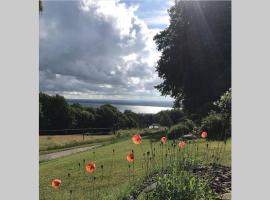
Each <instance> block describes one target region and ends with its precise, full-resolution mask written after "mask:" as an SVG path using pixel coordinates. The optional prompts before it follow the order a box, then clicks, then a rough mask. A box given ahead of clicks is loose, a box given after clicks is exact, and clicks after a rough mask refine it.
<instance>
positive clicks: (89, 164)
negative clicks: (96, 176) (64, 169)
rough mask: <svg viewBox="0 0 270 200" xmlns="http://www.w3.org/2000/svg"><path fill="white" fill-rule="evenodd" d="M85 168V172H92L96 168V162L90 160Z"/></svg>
mask: <svg viewBox="0 0 270 200" xmlns="http://www.w3.org/2000/svg"><path fill="white" fill-rule="evenodd" d="M85 169H86V171H87V172H89V173H93V172H94V171H95V170H96V164H95V163H94V162H93V161H91V162H89V163H88V164H87V165H86V166H85Z"/></svg>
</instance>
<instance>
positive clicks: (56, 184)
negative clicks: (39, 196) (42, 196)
mask: <svg viewBox="0 0 270 200" xmlns="http://www.w3.org/2000/svg"><path fill="white" fill-rule="evenodd" d="M60 185H61V180H60V179H54V180H53V181H52V187H53V188H55V189H58V188H59V187H60Z"/></svg>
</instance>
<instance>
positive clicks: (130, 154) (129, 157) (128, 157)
mask: <svg viewBox="0 0 270 200" xmlns="http://www.w3.org/2000/svg"><path fill="white" fill-rule="evenodd" d="M134 158H135V157H134V154H133V153H129V154H128V155H127V160H128V162H133V161H134Z"/></svg>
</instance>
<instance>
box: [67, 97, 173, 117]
mask: <svg viewBox="0 0 270 200" xmlns="http://www.w3.org/2000/svg"><path fill="white" fill-rule="evenodd" d="M67 101H68V103H69V104H72V103H79V104H81V105H82V106H85V107H94V108H97V107H100V106H101V105H104V104H110V105H112V106H114V107H116V108H117V109H118V110H120V111H121V112H124V111H125V110H131V111H132V112H135V113H144V114H155V113H158V112H160V111H163V110H170V109H172V105H173V103H172V102H170V101H142V100H86V99H69V100H67Z"/></svg>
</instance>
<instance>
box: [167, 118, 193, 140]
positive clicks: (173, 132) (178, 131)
mask: <svg viewBox="0 0 270 200" xmlns="http://www.w3.org/2000/svg"><path fill="white" fill-rule="evenodd" d="M194 128H195V124H194V122H193V121H192V120H190V119H187V120H185V121H183V122H180V123H178V124H176V125H175V126H173V127H171V129H170V134H169V135H168V138H169V139H176V138H179V137H182V136H183V135H186V134H188V133H190V132H192V130H193V129H194Z"/></svg>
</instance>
